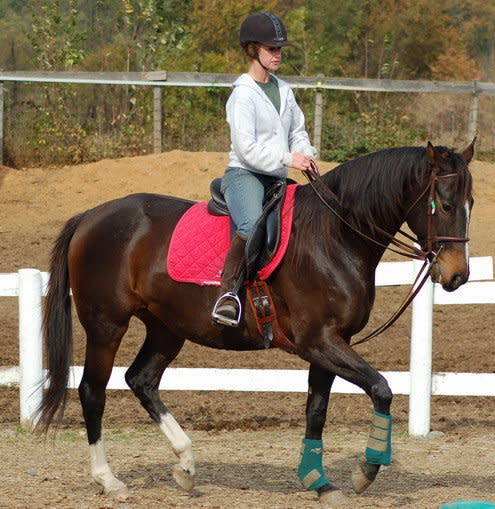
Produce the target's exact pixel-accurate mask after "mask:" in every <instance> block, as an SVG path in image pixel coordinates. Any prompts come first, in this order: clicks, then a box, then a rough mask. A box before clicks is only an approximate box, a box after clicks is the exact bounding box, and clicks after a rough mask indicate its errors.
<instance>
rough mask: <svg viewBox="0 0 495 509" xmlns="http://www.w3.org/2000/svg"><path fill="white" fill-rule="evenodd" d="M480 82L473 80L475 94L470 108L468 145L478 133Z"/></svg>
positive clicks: (472, 96)
mask: <svg viewBox="0 0 495 509" xmlns="http://www.w3.org/2000/svg"><path fill="white" fill-rule="evenodd" d="M479 100H480V97H479V94H478V80H473V94H472V95H471V106H470V108H469V125H468V139H467V141H468V143H471V142H472V141H473V139H474V137H475V136H476V132H477V131H478V105H479Z"/></svg>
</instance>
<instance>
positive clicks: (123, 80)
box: [0, 71, 495, 162]
mask: <svg viewBox="0 0 495 509" xmlns="http://www.w3.org/2000/svg"><path fill="white" fill-rule="evenodd" d="M236 77H237V75H236V74H225V73H199V72H172V71H152V72H143V73H141V72H36V71H13V72H0V155H1V157H0V162H3V153H4V151H3V145H4V141H3V132H4V128H3V125H4V93H3V87H4V83H5V82H24V83H67V84H87V85H134V86H145V87H146V86H147V87H153V90H154V92H153V151H154V152H155V153H158V152H161V151H162V129H163V121H162V106H163V104H162V103H163V93H162V91H163V87H230V86H231V85H232V83H233V82H234V81H235V79H236ZM281 78H282V79H284V80H285V81H287V82H288V83H289V84H290V86H291V87H293V88H302V89H313V90H315V93H316V96H315V109H314V133H313V143H314V145H315V147H316V148H317V149H318V151H320V148H321V133H322V126H323V96H322V91H323V90H349V91H365V92H402V93H406V92H408V93H433V94H462V95H467V96H471V107H470V111H469V122H468V133H467V136H466V140H469V141H470V140H471V139H472V138H473V137H474V135H475V134H476V132H477V126H478V103H479V96H480V95H495V83H486V82H478V81H477V80H474V81H471V82H469V81H468V82H451V81H412V80H372V79H355V78H329V77H326V76H322V75H319V76H313V77H302V76H281Z"/></svg>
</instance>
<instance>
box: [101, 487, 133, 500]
mask: <svg viewBox="0 0 495 509" xmlns="http://www.w3.org/2000/svg"><path fill="white" fill-rule="evenodd" d="M103 493H104V495H105V496H106V497H108V498H111V499H112V500H127V498H128V497H129V489H128V488H127V486H126V485H125V484H123V485H122V486H121V487H120V488H117V489H114V490H105V491H104V492H103Z"/></svg>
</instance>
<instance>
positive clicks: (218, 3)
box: [0, 0, 495, 167]
mask: <svg viewBox="0 0 495 509" xmlns="http://www.w3.org/2000/svg"><path fill="white" fill-rule="evenodd" d="M257 11H272V12H275V13H277V14H278V15H279V16H280V17H282V19H283V20H284V22H285V24H286V25H287V28H288V32H289V38H290V39H291V40H292V41H293V42H294V45H293V46H292V47H290V48H288V49H287V51H286V52H285V55H284V62H283V65H282V68H281V70H280V72H279V74H280V75H305V76H314V75H317V74H320V73H321V74H324V75H326V76H331V77H337V76H343V77H355V78H356V77H357V78H360V77H362V78H377V79H413V80H420V79H421V80H454V81H469V80H473V79H478V80H482V81H493V80H494V78H495V76H494V73H495V70H494V65H493V64H494V63H495V38H494V35H493V34H494V33H495V3H494V2H486V0H462V1H461V0H437V1H436V2H431V0H374V1H371V0H345V1H343V2H328V0H267V1H256V0H236V1H233V0H180V1H179V0H84V1H82V0H0V69H1V70H4V71H9V70H48V71H68V70H71V71H95V72H96V71H151V70H157V69H167V70H171V71H200V72H229V73H241V72H243V71H245V70H246V61H245V59H244V57H243V54H242V52H241V50H240V48H239V45H238V42H237V41H238V27H239V25H240V23H241V21H242V19H244V17H245V16H247V15H248V14H250V13H253V12H257ZM4 89H5V91H6V94H5V95H6V98H7V99H6V128H5V137H6V140H5V149H6V160H7V163H8V164H9V165H11V166H16V167H21V166H26V165H47V164H67V163H68V164H70V163H80V162H84V161H90V160H96V159H101V158H103V157H117V156H123V155H133V154H142V153H147V152H149V151H150V150H151V143H152V137H151V130H152V91H151V89H149V88H147V87H130V86H110V85H108V86H89V85H85V86H76V85H40V84H19V83H10V84H4ZM164 94H165V100H164V112H163V118H164V132H165V134H164V140H163V141H164V148H165V149H166V150H169V149H173V148H181V149H187V150H217V151H226V150H227V149H228V130H227V126H226V123H225V119H224V105H225V101H226V99H227V97H228V94H229V90H226V89H219V88H210V89H199V88H180V87H167V88H166V89H165V91H164ZM297 95H298V100H299V102H300V104H301V106H302V108H303V110H304V111H305V112H306V117H307V123H308V129H309V131H310V132H311V129H312V116H313V108H314V92H313V91H297ZM469 104H470V98H469V97H462V96H445V97H443V96H437V95H436V94H435V96H432V95H420V94H391V93H380V94H378V93H353V92H341V91H325V115H324V133H323V140H322V154H321V156H322V158H325V159H329V160H338V161H342V160H345V159H347V158H349V157H354V156H356V155H359V154H361V153H365V152H369V151H372V150H378V149H380V148H384V147H390V146H394V145H406V144H417V143H423V142H424V141H425V140H426V139H432V140H433V141H434V142H435V143H444V144H448V145H457V146H458V145H463V144H464V143H465V142H466V141H467V140H466V138H465V137H466V131H467V127H466V124H467V120H468V114H469ZM480 111H481V113H482V118H481V128H480V131H481V132H480V134H481V145H480V146H481V148H482V150H484V151H485V152H487V153H488V155H491V151H493V147H494V146H495V140H494V139H492V138H493V135H492V134H491V132H492V131H495V130H494V129H493V126H492V125H491V118H493V113H495V111H494V105H493V104H492V102H491V101H490V100H489V99H487V98H482V104H481V108H480Z"/></svg>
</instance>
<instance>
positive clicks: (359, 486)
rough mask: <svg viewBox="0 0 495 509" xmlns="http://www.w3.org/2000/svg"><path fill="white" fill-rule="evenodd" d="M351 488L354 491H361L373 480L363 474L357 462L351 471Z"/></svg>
mask: <svg viewBox="0 0 495 509" xmlns="http://www.w3.org/2000/svg"><path fill="white" fill-rule="evenodd" d="M351 478H352V488H353V489H354V491H355V492H356V493H362V492H363V491H364V490H365V489H366V488H367V487H368V486H369V485H370V484H371V483H372V482H373V481H374V479H372V480H371V481H370V480H369V479H368V478H367V477H366V475H364V472H363V470H362V468H361V465H360V464H359V463H358V464H357V465H356V466H355V468H354V471H353V472H352V477H351Z"/></svg>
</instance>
